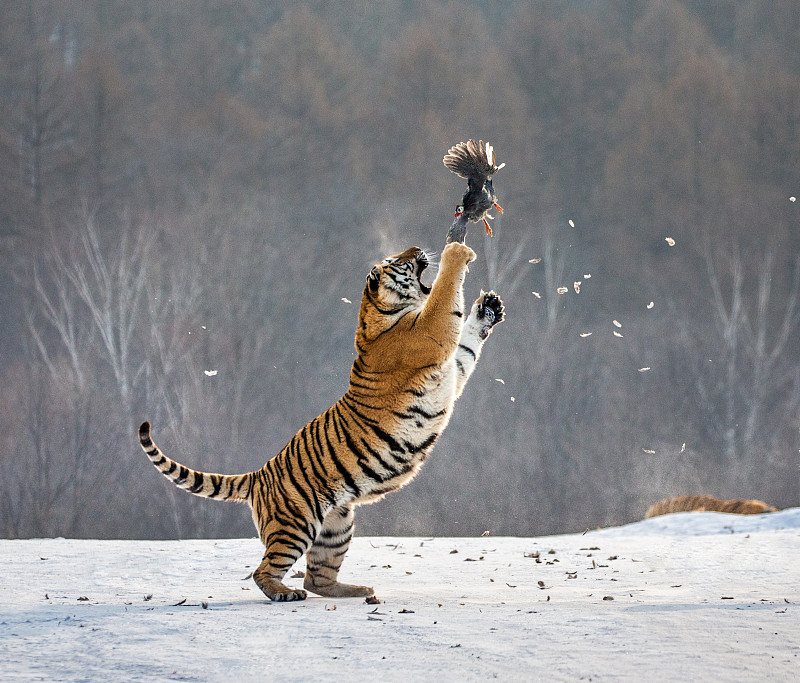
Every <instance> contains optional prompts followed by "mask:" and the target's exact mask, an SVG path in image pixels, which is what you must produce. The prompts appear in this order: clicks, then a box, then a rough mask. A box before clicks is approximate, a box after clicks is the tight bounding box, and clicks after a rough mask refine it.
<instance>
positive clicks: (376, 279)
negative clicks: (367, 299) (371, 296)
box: [367, 266, 381, 292]
mask: <svg viewBox="0 0 800 683" xmlns="http://www.w3.org/2000/svg"><path fill="white" fill-rule="evenodd" d="M380 282H381V269H380V266H373V267H372V270H371V271H369V275H367V284H368V285H369V291H370V292H377V291H378V285H380Z"/></svg>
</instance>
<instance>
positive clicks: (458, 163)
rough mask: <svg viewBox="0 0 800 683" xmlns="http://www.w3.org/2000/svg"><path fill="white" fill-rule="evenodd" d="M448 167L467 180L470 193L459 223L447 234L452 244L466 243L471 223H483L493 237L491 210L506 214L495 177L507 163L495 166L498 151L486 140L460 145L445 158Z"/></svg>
mask: <svg viewBox="0 0 800 683" xmlns="http://www.w3.org/2000/svg"><path fill="white" fill-rule="evenodd" d="M442 161H443V162H444V165H445V166H446V167H447V168H449V169H450V170H451V171H452V172H453V173H455V174H456V175H459V176H461V177H462V178H466V179H467V191H466V193H465V194H464V196H463V197H462V198H461V203H460V204H459V205H458V206H457V207H456V212H455V214H453V217H454V218H455V220H454V221H453V225H452V227H451V228H450V230H449V232H448V233H447V239H448V241H457V242H463V241H464V237H465V236H466V234H467V222H472V223H477V222H478V221H481V220H482V221H483V224H484V225H485V226H486V234H487V235H489V236H490V237H491V235H492V228H491V226H490V225H489V221H488V220H487V218H494V217H493V216H490V215H489V210H490V209H491V208H495V209H497V210H498V211H499V212H500V213H503V208H502V207H501V206H500V205H499V204H498V203H497V197H495V194H494V187H493V186H492V176H493V175H494V174H495V173H497V172H498V171H499V170H500V169H501V168H503V166H505V164H504V163H503V164H500V165H499V166H497V165H496V164H495V157H494V148H493V147H492V146H491V145H490V144H489V143H488V142H486V143H484V142H483V140H479V141H478V142H475V140H468V141H467V142H459V143H458V144H457V145H455V146H453V147H451V148H450V149H449V150H448V152H447V154H445V155H444V159H442Z"/></svg>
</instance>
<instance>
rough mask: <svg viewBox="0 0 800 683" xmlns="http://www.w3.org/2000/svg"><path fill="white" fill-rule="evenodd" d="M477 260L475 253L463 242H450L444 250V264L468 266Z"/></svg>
mask: <svg viewBox="0 0 800 683" xmlns="http://www.w3.org/2000/svg"><path fill="white" fill-rule="evenodd" d="M474 260H475V252H474V251H472V249H470V248H469V247H468V246H467V245H466V244H464V243H463V242H450V243H448V244H446V245H445V247H444V249H443V250H442V264H444V263H445V262H447V261H453V263H455V264H457V265H459V266H460V265H467V264H469V263H472V262H473V261H474Z"/></svg>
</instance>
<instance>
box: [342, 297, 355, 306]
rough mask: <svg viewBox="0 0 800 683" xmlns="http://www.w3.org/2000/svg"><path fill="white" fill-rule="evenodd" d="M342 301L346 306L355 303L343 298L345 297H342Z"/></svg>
mask: <svg viewBox="0 0 800 683" xmlns="http://www.w3.org/2000/svg"><path fill="white" fill-rule="evenodd" d="M342 301H344V302H345V303H346V304H352V303H353V302H352V301H350V299H348V298H347V297H346V296H343V297H342Z"/></svg>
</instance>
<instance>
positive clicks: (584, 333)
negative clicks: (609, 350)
mask: <svg viewBox="0 0 800 683" xmlns="http://www.w3.org/2000/svg"><path fill="white" fill-rule="evenodd" d="M591 336H592V333H591V332H581V337H582V338H585V337H591Z"/></svg>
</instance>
